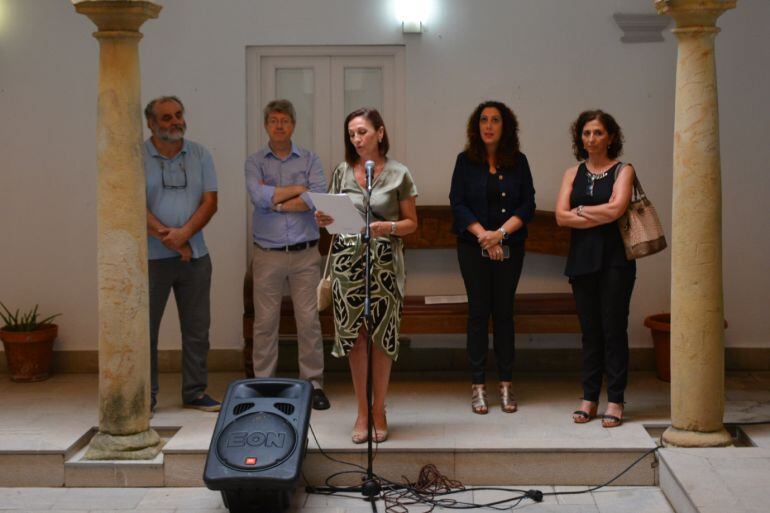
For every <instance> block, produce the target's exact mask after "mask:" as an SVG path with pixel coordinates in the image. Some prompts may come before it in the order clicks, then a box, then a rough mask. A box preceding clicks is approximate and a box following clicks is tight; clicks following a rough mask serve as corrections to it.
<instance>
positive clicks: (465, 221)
mask: <svg viewBox="0 0 770 513" xmlns="http://www.w3.org/2000/svg"><path fill="white" fill-rule="evenodd" d="M498 173H499V175H500V176H502V177H503V179H502V180H499V181H498V183H499V185H500V192H501V193H505V194H504V195H502V197H501V198H500V205H501V208H502V209H503V211H504V217H506V219H507V218H509V217H511V216H517V217H518V218H519V219H521V220H522V221H523V222H524V226H522V227H521V228H520V229H519V230H516V231H515V232H513V233H512V234H510V236H509V237H508V239H507V240H506V241H505V243H506V244H515V243H520V242H523V241H524V239H526V238H527V223H528V222H529V221H530V220H531V219H532V216H533V215H534V213H535V187H534V184H533V183H532V172H531V171H530V170H529V163H528V162H527V157H526V156H525V155H524V154H523V153H518V154H517V155H516V163H515V164H514V165H513V167H506V168H501V169H499V170H498ZM488 179H489V165H488V164H486V163H485V164H476V163H474V162H472V161H471V160H470V159H469V158H468V155H467V154H466V152H462V153H460V154H459V155H458V156H457V162H456V163H455V170H454V173H452V188H451V189H450V191H449V203H450V204H451V205H452V213H453V214H454V224H453V226H452V231H454V233H456V234H457V237H458V238H459V239H460V240H464V241H467V242H472V243H477V240H476V237H475V236H474V235H473V234H472V233H470V232H469V231H468V226H470V225H471V224H473V223H475V222H479V223H481V226H483V227H484V229H485V230H497V229H498V228H500V227H499V226H490V223H489V204H488V202H487V180H488Z"/></svg>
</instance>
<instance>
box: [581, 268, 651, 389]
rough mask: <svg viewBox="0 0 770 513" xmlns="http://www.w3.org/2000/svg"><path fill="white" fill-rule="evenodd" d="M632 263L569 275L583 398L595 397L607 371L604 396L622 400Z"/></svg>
mask: <svg viewBox="0 0 770 513" xmlns="http://www.w3.org/2000/svg"><path fill="white" fill-rule="evenodd" d="M635 280H636V267H635V266H629V267H609V268H606V269H602V270H601V271H599V272H595V273H591V274H586V275H582V276H575V277H573V278H571V279H570V283H571V284H572V293H573V294H574V296H575V303H576V304H577V311H578V317H579V318H580V327H581V329H582V331H583V373H582V381H583V399H584V400H586V401H594V402H597V401H599V392H600V390H601V387H602V375H603V374H605V373H606V374H607V400H608V401H609V402H612V403H623V402H624V393H625V390H626V384H627V383H628V332H627V329H628V306H629V303H630V302H631V292H632V291H633V289H634V281H635Z"/></svg>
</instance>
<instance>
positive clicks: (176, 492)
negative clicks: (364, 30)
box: [0, 486, 674, 513]
mask: <svg viewBox="0 0 770 513" xmlns="http://www.w3.org/2000/svg"><path fill="white" fill-rule="evenodd" d="M506 488H508V489H507V490H504V489H497V490H480V489H477V490H474V491H466V492H463V493H460V494H456V495H453V496H452V499H454V500H456V501H458V502H464V503H478V504H490V503H493V502H498V501H504V500H507V499H511V498H513V497H516V496H518V495H519V493H518V492H517V491H515V490H530V489H533V488H534V489H537V490H540V491H542V492H543V493H544V494H553V493H554V492H574V491H577V490H584V489H585V488H584V487H565V486H556V487H553V486H516V487H506ZM444 500H446V498H445V499H444ZM511 504H513V503H512V502H508V503H505V504H498V505H497V506H495V507H497V508H500V507H505V506H509V505H511ZM407 507H408V511H409V512H410V513H412V512H414V513H417V512H421V511H427V509H428V508H427V507H426V506H424V505H419V504H410V505H408V506H407ZM0 511H13V512H14V513H17V512H21V511H23V512H28V513H32V512H37V511H41V512H42V511H46V512H67V513H80V512H83V513H85V512H91V513H107V512H114V513H117V512H123V513H126V512H131V511H135V512H138V513H150V512H152V513H172V512H179V513H181V512H193V513H205V512H207V511H211V512H214V511H216V512H220V513H221V512H223V511H225V507H224V505H223V503H222V499H221V497H220V496H219V494H218V493H217V492H212V491H210V490H207V489H205V488H0ZM294 511H297V512H299V511H301V512H303V513H370V512H371V505H370V504H369V503H367V502H364V501H363V500H362V498H360V497H357V496H355V495H352V494H347V495H345V496H339V495H331V496H324V495H307V494H305V493H304V492H302V491H298V492H297V493H296V494H295V495H294V496H293V498H292V505H291V508H290V509H289V512H294ZM377 511H380V512H383V511H385V503H384V502H383V501H378V502H377ZM434 511H436V512H445V511H456V510H454V509H449V508H442V507H437V508H436V509H435V510H434ZM478 511H489V512H493V511H496V510H495V509H492V508H491V507H487V508H483V509H481V510H478ZM512 511H523V512H527V513H610V512H612V513H615V512H618V511H622V512H623V513H673V511H674V510H673V509H672V508H671V506H670V505H669V503H668V501H667V500H666V498H665V496H664V495H663V493H662V492H661V491H660V490H659V489H658V488H655V487H644V486H637V487H608V488H603V489H601V490H597V491H594V492H590V493H585V494H580V495H546V496H545V497H544V500H543V502H541V503H535V502H533V501H531V500H526V499H525V500H524V501H522V502H521V503H519V504H518V505H517V506H516V507H515V508H514V509H513V510H512Z"/></svg>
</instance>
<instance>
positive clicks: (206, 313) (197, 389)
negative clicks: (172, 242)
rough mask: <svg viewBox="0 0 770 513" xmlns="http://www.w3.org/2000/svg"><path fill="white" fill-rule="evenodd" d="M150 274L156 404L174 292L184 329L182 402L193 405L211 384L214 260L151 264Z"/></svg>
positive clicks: (151, 344)
mask: <svg viewBox="0 0 770 513" xmlns="http://www.w3.org/2000/svg"><path fill="white" fill-rule="evenodd" d="M148 274H149V278H150V373H151V383H152V389H151V390H152V398H153V403H155V401H154V399H155V398H156V397H157V395H158V332H159V331H160V321H161V319H162V318H163V311H164V310H165V308H166V302H167V301H168V296H169V294H170V292H171V290H173V291H174V299H175V300H176V304H177V309H178V312H179V324H180V326H181V329H182V402H183V403H189V402H192V401H194V400H195V399H197V398H198V397H199V396H200V395H201V394H203V393H204V392H205V391H206V386H207V384H208V370H207V366H206V358H207V357H208V353H209V325H210V324H211V307H210V294H209V293H210V290H211V258H209V256H208V255H206V256H203V257H200V258H194V259H192V260H190V261H189V262H182V260H181V259H180V258H163V259H160V260H150V261H149V262H148Z"/></svg>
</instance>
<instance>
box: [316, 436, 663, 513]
mask: <svg viewBox="0 0 770 513" xmlns="http://www.w3.org/2000/svg"><path fill="white" fill-rule="evenodd" d="M310 431H311V433H312V435H313V438H314V440H315V443H316V445H317V446H318V450H319V451H320V452H321V454H322V455H323V456H324V457H326V458H327V459H329V460H331V461H334V462H336V463H340V464H343V465H349V466H352V467H354V468H356V469H358V470H348V471H341V472H336V473H334V474H331V475H330V476H328V477H327V478H326V479H325V484H326V489H325V490H320V489H319V488H317V487H314V486H310V485H309V484H308V481H307V479H306V478H305V476H304V473H303V475H302V477H303V479H304V480H305V483H306V484H308V485H307V486H306V488H305V491H306V492H307V493H316V494H321V495H339V496H341V497H352V498H361V499H362V500H363V499H364V498H363V497H361V496H358V495H343V494H344V493H346V492H347V493H350V492H354V491H360V487H355V486H336V485H334V484H332V482H331V481H332V480H333V479H334V478H336V477H338V476H341V475H345V474H357V475H362V476H365V475H366V469H365V468H364V467H362V466H361V465H358V464H355V463H351V462H347V461H342V460H338V459H336V458H333V457H331V456H330V455H328V454H327V453H326V452H325V451H324V450H323V448H322V447H321V444H320V443H319V442H318V438H317V437H316V434H315V431H314V430H313V427H312V426H310ZM661 447H662V445H657V446H656V447H655V448H653V449H650V450H648V451H645V452H644V454H642V455H641V456H640V457H639V458H637V459H636V460H634V461H633V462H632V463H631V464H630V465H628V466H627V467H626V468H625V469H623V470H622V471H621V472H620V473H618V474H617V475H615V476H614V477H613V478H612V479H610V480H608V481H606V482H605V483H602V484H600V485H597V486H593V487H589V488H586V489H585V490H576V491H565V492H547V493H543V492H542V491H540V490H519V489H512V488H502V487H490V486H485V487H469V488H468V487H465V486H464V485H463V484H462V483H461V482H460V481H455V480H452V479H449V478H448V477H447V476H445V475H444V474H442V473H441V472H440V471H439V470H438V468H436V466H435V465H432V464H428V465H425V466H423V467H422V469H421V470H420V473H419V476H418V478H417V481H416V482H414V483H412V482H410V481H409V480H408V479H407V478H406V477H405V476H402V479H403V482H402V483H397V482H394V481H390V480H388V479H385V478H382V477H380V476H378V475H376V474H375V475H374V477H375V479H377V480H378V481H379V483H380V484H381V485H382V492H381V494H380V496H381V498H382V499H384V501H385V511H386V512H387V513H409V508H408V506H412V505H415V504H423V505H425V506H426V507H428V508H429V509H427V510H426V511H425V512H424V513H430V512H431V511H433V509H434V508H435V507H436V506H439V507H441V508H446V509H477V508H491V509H495V510H510V509H512V508H515V507H517V506H518V505H519V504H520V503H521V502H522V501H523V500H524V499H531V500H532V501H534V502H542V501H543V498H544V497H546V496H558V495H580V494H584V493H591V492H594V491H596V490H599V489H601V488H604V487H606V486H609V485H610V484H612V483H613V482H615V481H616V480H618V479H619V478H620V477H622V476H623V475H624V474H625V473H626V472H628V471H629V470H631V469H632V468H633V467H634V466H636V465H638V464H639V463H640V462H641V461H642V460H644V459H645V458H647V457H648V456H649V455H651V454H653V453H655V452H657V451H658V450H659V449H661ZM485 490H487V491H490V490H491V491H504V492H510V493H517V494H518V495H515V496H511V497H508V498H505V499H501V500H497V501H492V502H489V503H484V504H478V503H471V502H464V501H459V500H456V499H451V498H449V496H450V495H454V494H459V493H464V492H468V491H474V492H475V491H485ZM371 504H372V511H373V512H375V513H376V511H377V506H376V503H375V502H374V501H371Z"/></svg>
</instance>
